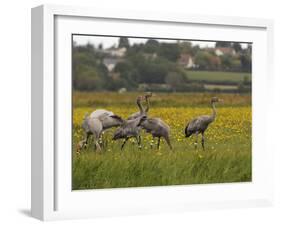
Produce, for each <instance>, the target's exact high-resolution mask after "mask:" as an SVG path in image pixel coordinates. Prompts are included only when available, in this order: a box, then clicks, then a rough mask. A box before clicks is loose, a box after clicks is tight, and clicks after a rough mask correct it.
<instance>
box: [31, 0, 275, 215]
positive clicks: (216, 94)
mask: <svg viewBox="0 0 281 226" xmlns="http://www.w3.org/2000/svg"><path fill="white" fill-rule="evenodd" d="M272 32H273V23H272V21H270V20H264V19H251V18H233V17H216V16H196V15H178V14H171V13H161V14H159V13H157V14H155V13H148V12H125V11H122V12H121V11H115V10H100V9H88V8H87V9H86V8H79V7H65V6H53V5H44V6H39V7H37V8H34V9H32V216H34V217H36V218H39V219H42V220H55V219H66V218H83V217H98V216H116V215H129V214H144V213H156V212H165V211H166V212H173V211H186V210H194V209H208V208H228V207H246V206H247V207H248V206H264V205H270V204H271V203H272V201H273V194H272V190H273V184H272V178H271V177H269V176H268V175H270V174H271V172H272V162H273V161H272V154H273V153H272V152H273V151H272V150H271V149H270V148H269V144H268V142H267V138H266V136H265V134H266V133H267V131H268V127H267V124H266V120H267V117H269V116H268V112H267V108H268V107H269V105H270V101H269V102H268V101H267V100H268V99H270V95H271V88H272V83H273V79H272V76H273V75H272V50H273V47H272Z"/></svg>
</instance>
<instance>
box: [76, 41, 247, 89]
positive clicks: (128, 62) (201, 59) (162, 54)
mask: <svg viewBox="0 0 281 226" xmlns="http://www.w3.org/2000/svg"><path fill="white" fill-rule="evenodd" d="M215 47H217V48H231V49H233V50H234V51H235V54H234V55H232V54H223V55H221V56H218V55H216V53H215V48H213V49H210V48H200V46H199V45H192V44H191V42H187V41H185V42H182V41H181V42H179V41H178V42H161V41H158V40H155V39H148V40H147V41H146V42H145V43H134V44H130V43H129V39H128V38H125V37H121V38H119V43H118V46H117V47H112V48H110V49H120V48H126V52H125V54H124V56H121V57H120V56H111V55H110V53H109V51H106V50H104V49H103V46H102V44H100V45H98V46H96V47H95V46H94V45H92V44H87V45H83V46H81V45H76V44H75V43H74V44H73V51H72V53H73V55H72V73H73V87H74V89H77V90H119V89H120V88H125V89H127V90H136V89H138V88H140V84H142V86H143V87H146V86H148V85H149V87H154V88H153V89H163V90H165V89H166V90H168V91H194V90H195V91H196V90H199V91H201V90H202V84H193V83H191V81H190V80H189V78H188V70H208V71H210V70H213V71H238V72H251V45H248V47H247V48H244V49H243V48H242V47H241V45H240V43H231V42H216V46H215ZM183 54H185V55H188V56H189V57H190V58H192V61H193V63H194V67H192V68H190V69H188V70H187V69H186V68H184V67H183V66H182V65H179V63H178V61H179V59H180V58H181V56H182V55H183ZM106 58H110V59H111V60H112V61H115V63H113V64H114V68H113V70H112V71H110V70H109V69H108V67H107V66H106V64H105V59H106Z"/></svg>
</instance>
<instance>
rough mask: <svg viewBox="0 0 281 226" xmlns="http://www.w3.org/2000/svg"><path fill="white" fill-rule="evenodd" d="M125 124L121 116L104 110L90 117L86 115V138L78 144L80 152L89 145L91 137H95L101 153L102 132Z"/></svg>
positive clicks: (84, 125) (84, 122)
mask: <svg viewBox="0 0 281 226" xmlns="http://www.w3.org/2000/svg"><path fill="white" fill-rule="evenodd" d="M123 123H124V120H123V119H122V118H121V117H120V116H118V115H115V114H113V112H110V111H107V110H103V109H99V110H96V111H94V112H93V113H91V115H90V116H88V115H85V117H84V119H83V122H82V128H83V129H84V133H85V138H84V139H83V140H82V141H80V142H79V143H78V147H77V148H78V152H79V151H80V150H81V149H82V148H83V147H84V146H85V145H86V144H87V142H88V139H89V137H90V135H93V136H94V141H95V145H96V148H97V149H98V150H99V151H100V150H101V147H100V145H99V143H98V141H99V139H100V137H101V134H102V132H103V131H104V130H106V129H109V128H112V127H117V126H120V125H122V124H123Z"/></svg>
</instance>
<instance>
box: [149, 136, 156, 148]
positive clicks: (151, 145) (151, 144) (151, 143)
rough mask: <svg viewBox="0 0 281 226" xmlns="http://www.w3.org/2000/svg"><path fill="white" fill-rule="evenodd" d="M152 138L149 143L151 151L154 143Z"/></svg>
mask: <svg viewBox="0 0 281 226" xmlns="http://www.w3.org/2000/svg"><path fill="white" fill-rule="evenodd" d="M154 138H155V137H154V136H152V141H151V142H150V148H151V149H153V145H154V142H155V140H154Z"/></svg>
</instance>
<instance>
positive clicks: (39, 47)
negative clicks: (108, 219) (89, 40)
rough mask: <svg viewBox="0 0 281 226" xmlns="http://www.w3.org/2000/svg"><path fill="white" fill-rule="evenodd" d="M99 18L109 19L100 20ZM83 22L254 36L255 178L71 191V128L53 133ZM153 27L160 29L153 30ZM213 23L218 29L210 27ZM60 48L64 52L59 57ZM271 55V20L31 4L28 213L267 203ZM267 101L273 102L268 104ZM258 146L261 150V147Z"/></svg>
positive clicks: (59, 215) (196, 35) (54, 215)
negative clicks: (75, 35)
mask: <svg viewBox="0 0 281 226" xmlns="http://www.w3.org/2000/svg"><path fill="white" fill-rule="evenodd" d="M103 21H106V23H107V24H106V23H104V24H103V25H104V26H99V24H100V23H103ZM88 23H89V24H90V25H91V23H93V24H95V25H96V26H99V29H98V30H99V31H96V32H98V33H100V34H102V29H104V27H108V28H111V29H112V31H113V30H114V27H115V26H114V23H119V24H118V26H121V27H122V26H124V29H121V31H118V30H114V32H115V33H114V34H116V35H125V36H126V35H128V34H129V33H132V32H135V33H134V35H139V36H140V34H141V33H140V32H143V33H145V34H144V35H143V36H146V35H148V34H147V33H149V32H151V34H152V33H153V32H154V34H155V35H158V36H166V37H169V35H171V34H169V33H167V32H168V31H170V32H172V31H173V32H174V33H173V37H175V36H177V37H180V35H181V32H180V31H181V30H187V31H184V32H188V29H185V28H187V27H188V28H190V29H194V30H193V32H192V34H189V33H184V32H182V36H183V37H186V35H187V34H189V36H188V38H189V39H197V40H198V39H202V40H208V38H207V37H209V40H224V39H225V38H228V39H230V37H231V40H233V41H241V40H244V39H245V38H246V39H248V41H253V40H254V41H253V43H254V44H255V43H256V44H255V45H254V47H253V62H254V66H253V76H255V78H253V150H255V151H254V152H253V181H252V182H250V183H243V184H239V183H235V184H223V185H219V184H212V185H194V186H193V185H192V186H191V185H188V186H184V185H182V186H168V187H153V188H126V189H105V190H102V191H101V190H99V191H98V190H97V191H81V192H77V191H72V190H71V186H70V182H69V177H71V169H70V168H69V166H70V165H71V159H70V154H67V150H68V148H69V145H70V144H69V142H68V143H67V142H66V143H65V144H61V143H60V140H61V137H62V136H65V137H66V140H67V139H69V134H68V133H60V132H56V131H57V130H58V131H59V128H60V125H62V124H63V125H64V126H66V127H68V128H69V127H71V125H70V124H71V121H69V116H70V115H71V112H69V106H71V98H70V97H69V86H66V88H62V86H61V85H60V84H62V83H66V84H69V82H71V74H70V73H69V71H70V70H71V68H69V63H71V58H70V57H69V54H70V53H71V52H69V51H70V50H69V49H68V48H69V47H67V43H69V38H70V37H69V35H70V34H72V33H75V32H77V31H78V32H81V33H85V32H86V33H88V32H89V31H88V29H89V26H88V25H89V24H88ZM111 23H112V24H111ZM163 25H164V26H169V28H170V29H160V27H161V26H163ZM127 26H128V27H127ZM132 26H134V27H138V26H140V27H142V28H143V30H140V29H138V30H136V29H135V30H134V29H133V28H132ZM155 26H156V27H157V26H158V27H159V29H155ZM178 26H180V29H179V27H178ZM96 28H97V27H96ZM208 29H210V30H208ZM212 29H217V31H220V32H218V33H216V32H213V31H212ZM233 29H234V30H233ZM95 30H97V29H95ZM164 30H166V31H164ZM167 30H168V31H167ZM222 31H223V35H222V34H221V33H222ZM233 31H239V32H233ZM138 32H139V33H138ZM165 32H166V33H165ZM90 33H93V32H92V31H90ZM200 36H201V38H200ZM242 36H243V37H242ZM64 45H66V46H64ZM62 51H63V52H65V53H64V54H65V55H64V57H62V56H63V55H62ZM255 51H256V53H255ZM272 61H273V22H272V21H271V20H265V19H253V18H238V17H222V16H203V15H182V14H173V13H168V12H167V13H164V12H163V13H161V14H159V13H157V14H155V13H153V12H132V11H130V12H128V11H115V10H114V9H111V10H109V9H106V10H105V9H90V8H83V7H82V8H81V7H71V6H56V5H43V6H39V7H36V8H33V9H32V177H31V178H32V186H31V189H32V191H31V194H32V195H31V197H32V200H31V213H32V216H33V217H35V218H38V219H41V220H56V219H70V218H89V217H97V216H116V215H129V214H144V213H157V212H165V211H166V212H167V211H168V212H172V211H186V210H194V209H209V208H229V207H231V208H233V207H249V206H265V205H271V204H272V202H273V179H272V177H269V176H268V175H269V174H270V172H273V170H272V167H273V166H272V163H273V157H272V156H273V150H272V149H270V148H268V147H269V144H268V142H267V139H266V136H265V137H264V134H266V131H267V129H268V128H267V125H266V120H267V117H269V116H268V112H267V110H266V108H262V106H261V102H263V100H265V99H266V98H269V97H270V95H271V94H272V87H273V79H272V78H273V73H272V68H273V65H272ZM57 75H60V76H57ZM259 75H260V76H259ZM70 84H71V83H70ZM70 87H71V85H70ZM69 98H70V99H69ZM62 105H63V106H64V107H66V108H68V113H67V114H66V117H64V116H63V117H62V115H61V114H62V113H61V112H60V111H59V110H58V109H60V108H61V106H62ZM269 105H270V102H268V105H267V107H269ZM254 123H255V124H254ZM66 131H68V130H67V129H66ZM67 134H68V135H67ZM67 137H68V138H67ZM261 138H263V139H261ZM57 149H58V150H57ZM262 149H263V151H264V152H265V153H266V154H265V153H261V151H262ZM62 159H63V160H64V161H62ZM64 162H65V163H64ZM64 179H65V181H64Z"/></svg>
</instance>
